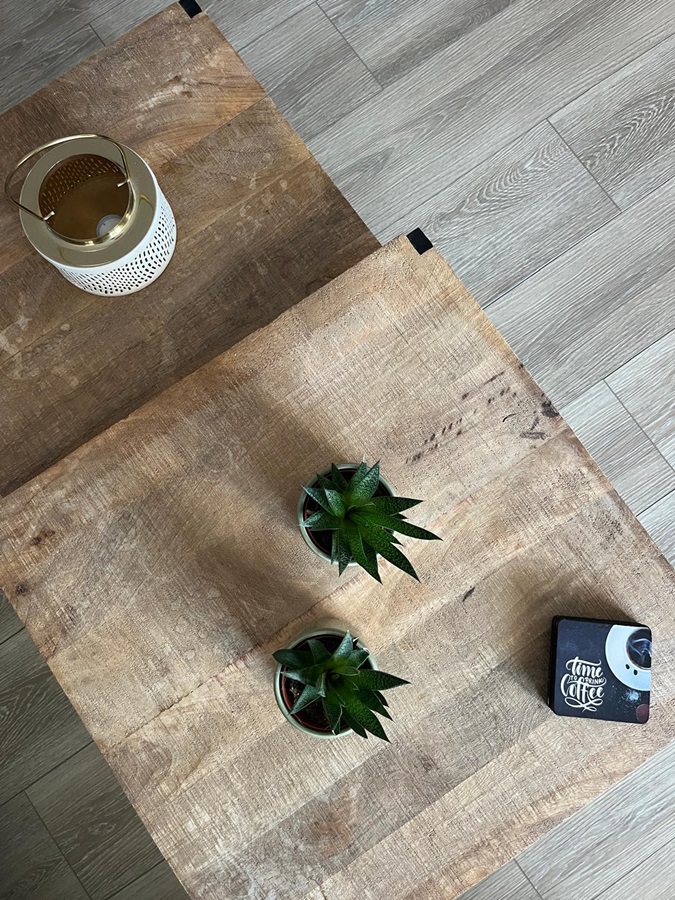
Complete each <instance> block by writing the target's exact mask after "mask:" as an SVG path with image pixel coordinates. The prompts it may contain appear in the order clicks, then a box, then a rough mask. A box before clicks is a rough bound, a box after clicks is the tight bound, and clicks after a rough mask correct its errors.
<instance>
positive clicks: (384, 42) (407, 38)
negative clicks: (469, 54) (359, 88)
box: [319, 0, 513, 85]
mask: <svg viewBox="0 0 675 900" xmlns="http://www.w3.org/2000/svg"><path fill="white" fill-rule="evenodd" d="M512 2H513V0H487V2H486V0H459V2H456V3H453V4H451V5H448V4H447V3H445V2H443V0H427V2H425V3H424V6H423V7H420V6H419V5H414V4H408V3H401V2H399V0H319V5H320V6H321V7H322V9H323V10H324V11H325V12H326V14H327V15H328V16H329V17H330V19H331V21H332V22H333V23H334V25H335V26H336V28H338V29H339V30H340V31H341V32H342V34H343V35H344V36H345V37H346V38H347V40H348V41H349V43H350V44H351V45H352V47H353V48H354V49H355V50H356V52H357V53H358V54H359V56H360V57H361V59H362V60H363V61H364V62H365V63H366V65H367V66H368V68H369V69H370V71H371V72H372V73H373V74H374V75H375V77H376V78H377V80H378V81H379V82H380V84H382V85H389V84H391V83H393V82H394V81H396V80H397V79H399V78H401V77H402V76H403V75H405V74H407V73H408V72H410V71H412V70H413V69H415V68H417V67H418V66H420V65H421V64H422V63H423V62H425V61H426V60H427V59H429V57H431V56H433V55H434V54H435V53H438V51H439V50H442V49H444V48H445V47H448V46H449V45H451V44H454V43H455V42H456V41H458V40H459V39H460V38H461V37H464V36H465V35H468V34H471V33H472V32H475V33H474V35H473V39H474V40H475V41H480V28H481V26H483V25H484V24H485V23H486V22H488V21H489V20H490V19H491V18H492V17H493V16H498V15H499V13H500V12H501V11H502V10H503V9H505V8H506V7H507V6H510V5H511V3H512Z"/></svg>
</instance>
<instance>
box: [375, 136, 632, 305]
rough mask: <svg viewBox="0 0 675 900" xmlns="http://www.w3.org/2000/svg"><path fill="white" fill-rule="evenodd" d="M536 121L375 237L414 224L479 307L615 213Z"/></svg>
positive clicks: (558, 141)
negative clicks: (529, 128)
mask: <svg viewBox="0 0 675 900" xmlns="http://www.w3.org/2000/svg"><path fill="white" fill-rule="evenodd" d="M617 212H618V210H617V208H616V206H615V205H614V204H613V203H612V201H611V200H610V199H609V197H607V195H606V194H605V193H604V191H603V190H602V188H600V187H599V186H598V184H597V183H596V182H595V181H594V180H593V178H592V177H591V176H590V175H589V174H588V172H587V171H586V169H585V168H584V167H583V166H582V165H581V163H580V162H579V161H578V160H577V158H576V157H575V156H574V154H573V153H572V152H571V150H570V149H569V148H568V147H567V145H566V144H565V143H564V141H563V140H562V139H561V138H560V137H559V135H558V134H557V133H556V132H555V131H554V130H553V128H552V127H551V126H550V125H549V124H548V122H544V123H542V124H541V125H537V127H536V128H534V129H533V130H532V131H530V132H528V133H527V134H526V135H524V136H523V137H520V138H518V140H517V141H514V143H513V144H510V145H509V146H508V147H506V148H505V149H504V150H501V151H499V152H498V153H496V154H495V155H494V156H493V157H491V158H490V159H489V160H487V162H485V163H482V164H481V165H479V166H476V168H475V169H472V170H471V171H470V172H469V173H468V174H467V175H464V176H463V177H462V178H459V179H457V180H456V181H453V182H452V184H451V185H450V186H449V187H447V188H445V189H444V190H442V191H440V193H438V194H435V195H434V196H433V197H431V198H430V199H429V200H427V201H425V202H424V203H423V204H422V205H421V206H418V207H416V208H415V209H414V210H412V212H410V211H408V210H406V211H405V213H404V214H402V215H401V216H400V218H399V219H398V220H397V221H396V222H395V223H394V224H393V225H392V226H391V227H388V228H386V229H385V230H384V231H383V232H382V233H381V234H380V237H381V238H384V239H387V238H392V237H394V236H396V235H397V234H402V233H405V232H407V231H409V230H411V229H412V228H413V226H415V227H421V228H422V229H423V230H424V232H425V234H427V235H428V237H429V238H430V239H431V240H432V241H433V243H434V246H435V247H437V249H439V250H440V251H441V253H443V255H444V256H445V258H446V259H447V260H448V262H449V263H450V264H451V265H452V267H453V268H454V269H455V271H456V272H457V274H458V275H459V277H460V278H461V279H462V281H463V282H464V283H465V284H466V286H467V287H468V288H469V290H470V291H471V292H472V294H473V295H474V297H475V298H476V300H477V301H478V302H479V303H480V304H481V305H485V304H487V303H489V302H490V301H492V300H495V299H496V298H497V297H498V296H499V295H500V294H502V293H504V292H505V291H507V290H509V289H510V288H512V287H514V286H515V285H517V284H519V283H520V282H521V281H523V279H525V278H527V277H528V276H529V275H531V274H532V273H533V272H536V271H537V269H540V268H541V267H542V266H544V265H546V263H548V262H550V261H551V260H552V259H555V258H556V257H557V256H559V255H560V254H561V253H563V252H564V251H565V250H567V249H568V248H569V247H571V246H572V245H573V244H576V243H577V242H578V241H579V240H581V239H582V238H583V237H585V236H586V235H587V234H590V233H591V232H593V231H595V230H596V229H597V228H598V227H599V226H600V225H602V224H603V223H604V222H607V221H608V220H609V219H612V218H613V217H614V216H616V215H617Z"/></svg>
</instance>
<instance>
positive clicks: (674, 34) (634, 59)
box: [550, 29, 675, 116]
mask: <svg viewBox="0 0 675 900" xmlns="http://www.w3.org/2000/svg"><path fill="white" fill-rule="evenodd" d="M673 37H675V29H674V30H673V31H671V32H670V34H667V35H666V36H665V37H663V38H661V39H660V40H658V41H656V42H655V43H654V44H652V46H651V47H649V48H647V49H646V50H643V51H642V53H638V54H637V56H633V57H632V58H631V59H629V60H626V62H624V63H622V64H621V65H620V66H618V67H617V68H616V69H613V70H612V71H611V72H608V73H607V75H605V76H604V77H603V78H601V79H600V81H596V82H595V83H594V84H592V85H590V86H589V87H587V88H586V89H585V90H583V91H582V92H581V93H580V94H577V96H576V97H573V98H572V99H571V100H568V101H567V103H564V104H563V105H562V106H559V107H558V109H556V110H554V111H553V112H552V113H550V116H557V115H559V114H560V113H561V112H562V111H563V110H564V109H567V107H568V106H571V105H572V104H573V103H576V102H577V100H581V98H582V97H585V96H586V94H589V93H590V92H591V91H594V90H595V89H596V88H597V87H600V85H602V84H604V83H605V82H606V81H608V80H609V79H610V78H614V76H615V75H618V74H619V72H622V71H623V70H624V69H626V68H628V66H632V65H633V63H635V62H637V60H638V59H641V58H642V57H643V56H645V55H646V54H647V53H652V52H653V51H654V50H656V48H657V47H660V46H661V44H665V42H666V41H669V40H671V38H673Z"/></svg>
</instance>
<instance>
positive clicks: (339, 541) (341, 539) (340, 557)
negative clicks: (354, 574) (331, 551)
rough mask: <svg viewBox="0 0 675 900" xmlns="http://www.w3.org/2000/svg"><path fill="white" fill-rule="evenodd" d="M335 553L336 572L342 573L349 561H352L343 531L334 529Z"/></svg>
mask: <svg viewBox="0 0 675 900" xmlns="http://www.w3.org/2000/svg"><path fill="white" fill-rule="evenodd" d="M335 535H336V554H335V558H336V559H337V564H338V574H339V575H342V573H343V572H344V570H345V569H346V568H347V566H348V565H349V563H350V562H351V561H352V554H351V552H350V550H349V544H348V542H347V539H346V537H345V536H344V533H343V532H341V531H336V532H335Z"/></svg>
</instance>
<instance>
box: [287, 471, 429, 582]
mask: <svg viewBox="0 0 675 900" xmlns="http://www.w3.org/2000/svg"><path fill="white" fill-rule="evenodd" d="M379 483H380V464H379V462H376V463H375V465H374V466H372V467H371V468H368V466H367V465H366V463H361V465H360V466H359V467H358V468H357V470H356V471H355V472H354V474H353V475H352V476H351V477H348V476H345V475H344V474H343V473H342V472H341V471H340V470H339V469H338V467H337V466H336V465H335V464H333V465H332V466H331V471H330V475H329V476H324V475H317V476H316V483H315V485H314V486H313V487H305V491H306V493H307V494H309V496H310V497H311V498H312V500H314V501H315V502H316V503H317V504H318V505H319V507H320V508H319V509H318V510H317V511H316V512H314V513H312V515H311V516H309V517H308V518H307V519H305V521H304V522H303V523H302V525H303V527H304V528H311V529H312V531H332V532H333V537H332V544H331V562H337V564H338V567H339V573H340V575H342V573H343V572H344V570H345V569H346V568H347V564H348V563H350V562H351V561H352V560H355V561H356V562H357V563H358V564H359V565H360V566H361V567H362V568H364V569H365V570H366V572H368V574H369V575H372V576H373V578H375V579H376V580H377V581H379V582H381V581H382V579H381V578H380V573H379V570H378V564H377V558H378V556H383V557H384V558H385V559H388V560H389V562H390V563H393V565H395V566H397V567H398V568H399V569H401V570H402V571H403V572H406V573H407V574H408V575H412V577H413V578H417V573H416V572H415V569H414V568H413V567H412V565H411V563H410V562H409V561H408V559H407V558H406V557H405V556H404V555H403V553H402V552H401V551H400V550H399V549H398V546H396V545H399V546H400V544H401V542H400V541H399V540H398V538H397V537H396V535H397V534H403V535H407V536H408V537H413V538H419V539H420V540H423V541H435V540H440V538H439V537H438V535H435V534H432V533H431V532H430V531H427V530H426V529H425V528H419V527H418V526H417V525H411V524H410V522H408V521H406V517H405V516H404V515H403V510H406V509H409V508H410V507H412V506H417V504H418V503H421V502H422V501H421V500H411V499H410V498H409V497H390V496H385V497H375V496H374V494H375V491H376V490H377V487H378V485H379ZM417 580H418V581H419V579H417Z"/></svg>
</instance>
